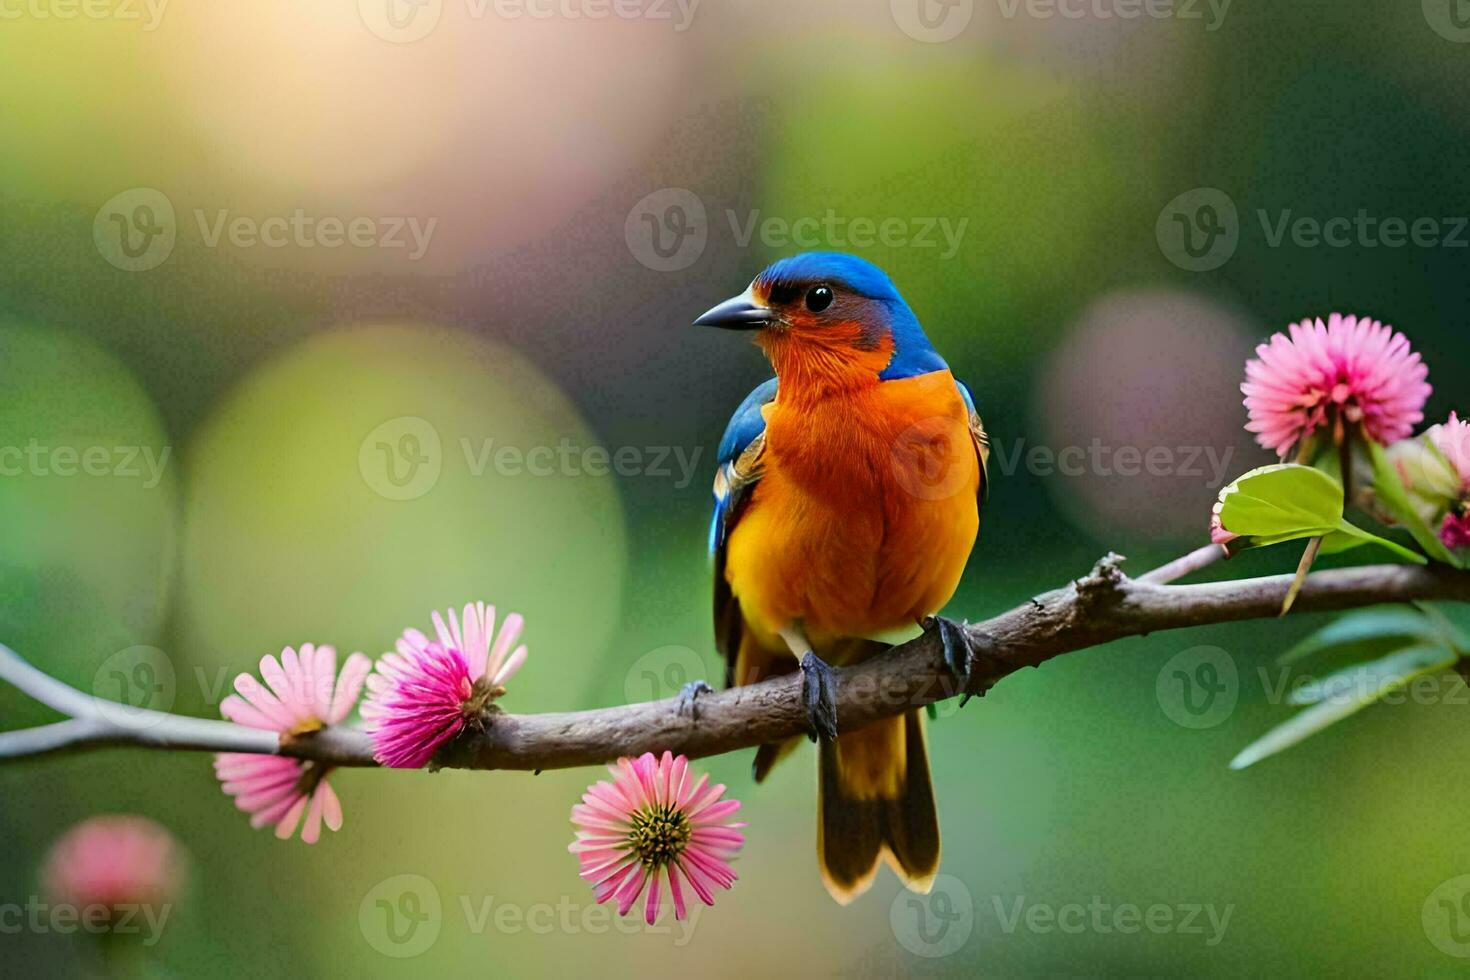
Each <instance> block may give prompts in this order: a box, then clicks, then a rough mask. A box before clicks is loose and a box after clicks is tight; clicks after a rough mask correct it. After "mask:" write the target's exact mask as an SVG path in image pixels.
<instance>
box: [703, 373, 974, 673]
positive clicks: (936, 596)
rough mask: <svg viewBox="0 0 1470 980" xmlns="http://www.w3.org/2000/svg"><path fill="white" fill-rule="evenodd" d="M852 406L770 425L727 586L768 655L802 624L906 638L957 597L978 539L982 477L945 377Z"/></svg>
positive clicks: (776, 417)
mask: <svg viewBox="0 0 1470 980" xmlns="http://www.w3.org/2000/svg"><path fill="white" fill-rule="evenodd" d="M865 398H866V400H865V401H864V402H862V403H859V404H839V405H831V406H824V407H822V408H821V409H819V410H817V411H812V410H808V411H806V412H804V413H802V414H800V415H797V414H796V413H792V414H791V415H789V416H786V415H784V414H783V411H782V409H781V407H780V406H776V407H775V409H774V410H773V411H771V412H770V413H769V414H768V416H767V433H766V439H767V448H766V460H765V468H764V472H763V475H762V477H761V480H760V482H759V483H758V484H757V485H756V486H755V488H754V490H753V492H752V497H751V500H750V502H749V503H748V505H747V506H746V508H745V510H744V512H743V514H742V515H741V518H740V520H739V522H738V523H737V524H736V526H735V528H734V529H733V530H732V531H731V534H730V538H729V542H728V550H727V552H726V563H725V576H726V579H727V581H728V582H729V584H730V587H731V590H732V591H733V592H734V594H735V596H736V597H737V598H738V599H739V601H740V607H741V611H742V614H743V615H744V617H745V621H746V624H747V626H748V627H749V628H750V629H751V630H752V631H753V632H754V633H755V634H756V638H757V639H758V640H759V641H760V643H761V645H762V646H763V647H766V648H768V649H780V648H781V641H780V639H779V638H778V637H777V635H776V634H777V631H779V630H781V629H783V628H785V627H787V626H789V625H792V624H800V625H801V626H802V628H803V629H804V630H805V632H806V635H807V637H808V639H810V640H811V641H812V643H813V645H814V646H816V647H817V648H818V651H819V652H820V650H821V648H822V647H823V646H825V645H827V644H828V643H829V642H830V641H831V640H833V639H835V638H838V637H856V636H867V637H873V636H879V635H882V634H885V633H891V632H892V631H895V630H900V629H905V628H911V627H912V626H913V625H914V624H915V623H916V622H917V621H918V620H919V619H921V618H922V617H924V616H927V615H929V614H931V613H935V612H938V611H939V609H940V608H941V607H943V605H944V604H945V603H946V602H947V601H949V598H950V596H952V595H953V594H954V590H955V588H956V586H957V585H958V584H959V580H960V576H961V574H962V573H963V571H964V567H965V562H966V560H967V559H968V558H969V554H970V550H971V548H972V547H973V545H974V542H975V535H976V532H977V529H978V526H979V509H978V503H977V499H976V493H977V490H978V488H979V480H980V465H979V460H978V458H977V456H976V453H975V448H974V444H973V442H972V441H971V438H970V433H969V426H968V411H967V410H966V408H965V406H964V404H963V402H961V401H960V399H959V396H958V394H957V393H956V391H955V388H954V382H953V379H952V378H951V377H950V375H949V374H948V372H936V374H935V375H924V376H922V377H918V378H910V379H905V380H903V381H892V382H885V383H883V384H881V385H877V386H875V387H874V389H872V391H871V393H870V394H868V395H866V396H865Z"/></svg>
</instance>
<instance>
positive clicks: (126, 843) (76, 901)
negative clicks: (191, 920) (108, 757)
mask: <svg viewBox="0 0 1470 980" xmlns="http://www.w3.org/2000/svg"><path fill="white" fill-rule="evenodd" d="M183 881H184V855H183V851H182V850H181V849H180V847H179V845H178V842H177V841H175V840H174V837H173V835H172V834H170V833H169V832H168V831H167V830H164V829H163V828H162V827H160V826H159V825H158V824H156V823H154V822H153V821H152V820H149V819H148V818H146V817H133V816H123V815H112V816H105V817H92V818H91V819H90V820H84V821H82V822H81V823H79V824H77V825H76V826H75V827H73V828H71V829H70V830H68V831H67V832H66V833H65V834H63V835H62V836H61V838H60V839H59V840H57V842H56V843H55V844H53V845H51V851H50V853H49V854H47V856H46V863H45V866H44V868H43V869H42V871H41V882H42V885H43V886H44V888H45V890H46V894H47V895H48V896H50V898H51V901H52V902H55V903H59V904H69V905H73V906H75V907H77V908H85V907H86V906H88V905H106V906H109V907H113V908H116V907H117V906H119V905H162V904H166V903H168V902H171V901H173V899H174V897H175V896H176V895H177V894H178V892H179V888H180V887H181V886H182V885H183Z"/></svg>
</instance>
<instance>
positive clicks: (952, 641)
mask: <svg viewBox="0 0 1470 980" xmlns="http://www.w3.org/2000/svg"><path fill="white" fill-rule="evenodd" d="M920 625H922V626H923V627H924V632H925V633H929V632H935V631H937V632H938V633H939V642H940V643H941V644H943V645H944V663H945V666H947V667H948V668H949V672H950V674H952V675H953V676H954V678H955V680H957V681H959V682H960V687H961V689H965V688H967V687H968V685H969V683H970V636H969V634H968V633H967V632H965V627H964V626H963V625H961V624H960V623H957V622H955V621H954V620H952V619H949V618H947V617H945V616H926V617H924V622H923V623H922V624H920Z"/></svg>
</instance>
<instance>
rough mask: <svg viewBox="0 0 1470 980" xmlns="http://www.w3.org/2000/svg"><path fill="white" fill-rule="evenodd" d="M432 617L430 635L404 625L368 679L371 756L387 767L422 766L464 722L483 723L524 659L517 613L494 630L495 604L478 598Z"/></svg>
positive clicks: (365, 715) (364, 709)
mask: <svg viewBox="0 0 1470 980" xmlns="http://www.w3.org/2000/svg"><path fill="white" fill-rule="evenodd" d="M433 619H434V634H435V638H434V639H433V640H431V639H429V638H428V637H427V636H425V635H424V634H423V633H420V632H419V631H418V630H416V629H409V630H405V631H404V633H403V635H402V636H401V637H399V639H398V642H397V644H396V652H393V653H385V654H383V656H382V657H380V658H378V662H377V665H376V667H375V669H374V672H373V674H372V675H371V676H370V677H368V679H367V686H368V696H367V700H366V701H365V702H363V706H362V717H363V720H364V722H366V728H367V730H368V732H369V733H370V734H371V735H372V737H373V758H375V759H377V760H378V762H379V763H381V764H383V765H385V766H392V767H394V768H399V769H419V768H422V767H423V766H426V765H428V764H429V763H430V762H431V761H432V760H433V758H434V754H435V753H436V752H438V751H439V749H440V747H442V746H443V745H444V744H445V743H446V742H449V741H450V740H451V739H453V738H455V737H456V736H457V735H459V733H460V732H462V731H463V730H464V728H465V726H466V725H471V724H473V725H483V724H484V722H485V719H486V717H487V712H488V711H489V710H490V705H491V702H492V701H494V700H495V699H496V698H498V697H500V696H501V695H503V694H504V693H505V684H506V682H507V681H509V680H510V679H511V678H512V677H513V676H515V673H516V671H518V670H520V669H521V665H522V664H524V663H525V662H526V647H525V646H524V645H521V646H517V647H515V649H514V650H513V651H512V649H511V648H512V647H513V646H515V642H516V640H517V639H519V638H520V635H521V630H522V629H523V628H524V625H525V621H524V620H523V619H522V618H521V617H520V615H518V614H517V613H511V614H510V615H509V616H506V617H505V622H504V623H502V624H501V626H500V634H499V635H498V636H497V635H496V634H495V607H494V606H487V605H486V604H485V603H483V602H476V603H470V604H469V605H466V606H465V607H464V611H463V613H462V614H461V615H459V616H456V615H455V612H454V610H453V609H450V610H449V611H448V612H447V613H446V615H445V616H440V615H439V613H437V612H435V613H434V614H433ZM492 641H493V642H492Z"/></svg>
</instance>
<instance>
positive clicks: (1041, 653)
mask: <svg viewBox="0 0 1470 980" xmlns="http://www.w3.org/2000/svg"><path fill="white" fill-rule="evenodd" d="M1219 557H1220V549H1219V548H1216V547H1213V546H1210V547H1207V548H1201V549H1199V550H1198V551H1196V552H1192V553H1191V554H1189V555H1186V556H1184V557H1183V558H1180V559H1177V560H1176V561H1173V562H1171V563H1169V564H1168V565H1164V566H1162V567H1161V568H1158V569H1155V570H1154V571H1152V572H1149V573H1147V574H1145V575H1143V576H1140V577H1139V578H1136V579H1133V578H1129V577H1128V576H1127V575H1124V574H1123V571H1122V569H1121V567H1120V565H1121V562H1122V559H1121V558H1119V557H1118V556H1116V555H1108V556H1107V557H1106V558H1104V559H1102V560H1101V561H1100V562H1098V563H1097V565H1096V567H1094V568H1093V569H1092V571H1091V572H1089V573H1088V574H1087V575H1085V576H1083V577H1082V578H1080V579H1077V580H1076V581H1074V582H1071V583H1069V584H1068V585H1066V586H1065V587H1063V588H1060V589H1056V590H1054V591H1052V592H1048V593H1046V594H1044V595H1041V596H1037V597H1036V598H1034V599H1031V600H1029V601H1028V602H1026V603H1023V604H1022V605H1020V606H1017V607H1016V608H1014V609H1011V610H1010V611H1008V612H1004V613H1001V614H1000V615H999V616H995V617H993V618H991V619H987V620H985V621H984V622H980V623H974V624H969V625H967V627H966V630H967V634H968V639H969V641H970V645H971V652H970V668H971V670H970V677H969V679H968V685H962V684H961V683H959V682H958V681H957V680H956V679H955V678H954V677H953V676H952V675H951V674H950V673H949V671H948V669H947V668H946V666H945V664H944V660H943V651H942V649H941V646H940V642H939V640H938V638H937V636H935V635H933V634H926V635H924V636H921V637H919V638H917V639H915V640H912V641H910V642H908V643H905V644H903V645H902V646H899V647H895V648H894V649H893V650H892V651H890V652H889V653H887V654H886V655H884V656H881V657H877V658H874V659H872V660H869V661H866V662H864V663H862V664H859V665H856V666H853V667H848V668H841V669H839V670H838V671H837V676H838V690H837V710H838V726H839V728H840V729H853V728H858V727H861V726H862V725H865V724H867V723H868V722H870V721H875V720H877V719H879V718H885V717H891V716H893V715H896V714H900V713H902V712H904V711H908V710H912V709H915V708H919V707H922V706H923V705H926V704H929V703H932V702H935V701H941V700H944V699H946V698H950V697H954V696H957V695H960V694H963V693H981V694H983V693H984V692H985V691H986V690H987V689H989V688H990V687H991V686H993V685H994V684H996V683H997V682H998V681H1000V680H1001V679H1002V678H1004V677H1006V676H1007V675H1009V674H1012V673H1014V672H1015V671H1017V670H1020V669H1021V668H1023V667H1036V666H1039V665H1041V664H1043V663H1045V662H1046V661H1048V660H1050V659H1051V658H1053V657H1056V656H1060V655H1062V654H1064V653H1071V652H1074V651H1078V650H1085V649H1089V648H1091V647H1095V646H1099V645H1101V644H1104V643H1108V642H1111V641H1113V640H1118V639H1123V638H1125V637H1129V636H1137V635H1140V634H1144V633H1152V632H1157V631H1160V630H1170V629H1182V628H1186V627H1190V626H1204V625H1209V624H1213V623H1225V622H1234V621H1236V620H1243V619H1260V618H1270V617H1275V616H1276V615H1277V613H1278V612H1279V611H1280V609H1281V601H1282V598H1283V597H1284V596H1285V595H1286V591H1287V589H1288V588H1289V587H1290V585H1291V580H1292V576H1290V575H1273V576H1269V577H1264V578H1253V579H1244V580H1238V581H1225V582H1212V583H1208V584H1201V585H1170V584H1167V583H1169V582H1170V581H1172V580H1174V579H1176V578H1178V577H1180V576H1183V575H1185V574H1188V573H1190V572H1193V571H1197V570H1198V569H1200V568H1203V567H1205V566H1206V565H1209V564H1211V563H1212V562H1213V561H1215V560H1217V559H1218V558H1219ZM1412 599H1454V600H1461V601H1467V600H1470V572H1463V571H1456V570H1453V569H1449V568H1446V567H1444V566H1424V567H1420V566H1411V565H1373V566H1364V567H1359V568H1345V569H1336V570H1333V571H1324V572H1316V573H1314V574H1312V575H1309V576H1308V577H1307V579H1306V582H1305V584H1304V585H1303V587H1302V590H1301V594H1300V595H1299V596H1298V598H1297V602H1296V608H1297V609H1298V610H1300V611H1303V612H1309V611H1317V612H1322V611H1329V610H1338V609H1349V608H1353V607H1357V606H1366V605H1373V604H1376V603H1381V602H1402V601H1407V600H1412ZM0 652H3V653H4V654H9V651H8V650H4V648H3V647H0ZM10 657H12V658H13V659H8V658H6V657H4V656H0V678H4V679H8V680H11V681H12V682H13V683H17V684H18V686H20V687H22V689H24V690H27V691H43V692H44V693H46V694H47V695H48V697H45V698H40V700H43V701H45V702H46V703H49V704H52V705H53V706H54V707H58V708H60V707H61V704H63V703H64V704H66V705H67V706H68V707H67V708H61V710H64V711H69V710H71V709H74V708H78V707H79V705H78V703H77V702H76V701H75V700H74V699H72V698H71V697H69V696H67V695H64V694H60V693H59V692H58V690H57V685H58V684H59V682H56V681H50V680H49V679H47V680H48V681H49V683H38V682H37V681H36V680H35V679H34V678H27V679H25V680H24V682H22V681H20V680H17V676H16V675H17V669H16V665H17V664H20V665H21V666H22V667H24V668H25V670H26V671H30V672H32V673H35V671H34V668H31V667H29V665H25V664H24V662H23V661H20V659H19V658H18V657H14V655H13V654H10ZM60 686H61V687H64V685H60ZM67 690H70V689H67ZM73 694H76V696H77V697H79V698H83V699H86V700H90V699H87V698H86V696H85V695H80V694H77V692H73ZM58 697H59V699H60V701H59V702H58V701H57V700H56V699H57V698H58ZM697 709H698V713H697V717H689V716H687V715H686V714H681V712H680V711H679V708H678V702H677V701H676V700H675V699H668V700H664V701H650V702H645V703H642V704H630V705H624V706H621V707H616V708H599V709H595V710H591V711H574V712H567V713H560V714H537V715H506V714H497V715H495V716H493V719H492V723H491V724H490V725H489V726H488V727H487V729H486V730H485V731H484V732H482V733H475V734H474V735H473V736H472V737H470V738H467V739H465V740H463V741H461V742H460V743H459V744H457V745H456V746H454V748H453V750H452V751H451V752H449V753H447V754H446V755H445V756H444V757H443V758H442V759H441V760H440V761H441V762H442V763H443V765H444V766H445V767H446V768H465V769H522V770H525V769H535V770H541V769H562V768H569V767H574V766H587V765H596V764H599V763H603V762H608V761H611V760H612V759H615V758H617V757H619V756H624V755H637V754H640V753H642V752H646V751H662V750H665V749H669V750H672V751H675V752H682V753H683V754H685V755H688V756H690V757H699V756H710V755H719V754H721V753H724V752H732V751H735V750H738V749H744V748H751V747H754V746H756V745H760V744H762V743H765V742H774V741H779V740H781V739H785V738H790V737H792V736H798V735H802V734H804V733H805V732H806V724H807V723H806V715H805V712H804V711H803V708H802V704H801V675H800V674H799V673H793V674H786V675H782V676H780V677H776V678H772V679H770V680H766V681H762V682H761V683H758V684H752V685H750V686H747V687H738V688H733V689H730V690H726V691H719V692H715V693H710V694H705V695H702V696H701V697H700V698H699V699H698V701H697ZM133 710H134V711H135V712H136V714H137V717H138V718H139V719H140V720H141V721H140V723H139V724H138V725H136V726H132V727H130V726H128V725H119V724H118V722H117V720H116V718H115V715H116V714H117V713H116V712H115V711H108V712H103V713H101V714H99V713H97V712H96V711H95V710H94V709H88V710H86V711H84V712H83V713H82V714H81V715H78V716H75V717H78V718H81V719H82V720H83V721H85V722H86V724H85V725H82V726H81V727H79V728H76V729H75V730H74V731H73V730H70V729H63V728H62V727H61V726H65V725H68V724H70V723H68V722H61V723H58V725H51V726H45V727H44V728H40V729H30V730H27V731H24V732H10V733H6V734H3V735H0V759H3V758H7V757H11V758H19V757H23V756H30V755H36V754H41V753H43V752H51V751H60V750H64V749H68V748H77V747H87V746H92V745H99V744H110V745H117V744H135V745H146V746H152V747H159V748H174V749H205V750H213V751H219V750H228V751H240V752H264V751H271V749H272V747H271V746H268V745H265V744H263V743H264V742H267V741H269V740H272V739H273V738H274V736H272V735H271V734H270V733H268V732H259V731H255V730H252V729H245V728H240V727H239V726H235V725H231V724H229V723H227V722H218V721H204V720H202V719H196V718H180V717H177V716H172V715H166V714H162V713H159V712H146V711H144V712H139V711H137V709H133ZM73 735H75V737H72V736H73ZM274 751H276V752H279V753H280V754H282V755H289V756H294V757H297V758H308V759H317V760H319V761H323V762H327V763H330V764H333V765H340V766H371V765H373V764H374V763H373V761H372V746H371V743H370V741H369V740H368V737H367V736H366V735H365V734H364V733H362V732H361V731H357V730H355V729H349V728H338V729H329V730H326V731H322V732H316V733H313V734H310V735H303V736H297V737H287V738H283V739H282V740H281V742H280V745H279V746H277V747H274Z"/></svg>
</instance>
